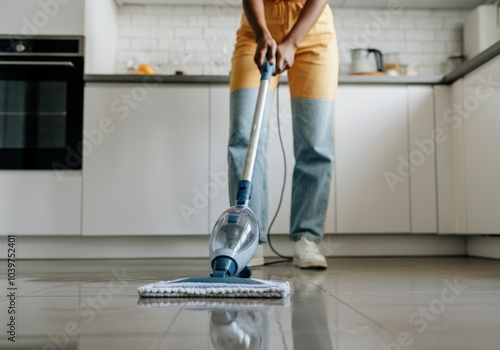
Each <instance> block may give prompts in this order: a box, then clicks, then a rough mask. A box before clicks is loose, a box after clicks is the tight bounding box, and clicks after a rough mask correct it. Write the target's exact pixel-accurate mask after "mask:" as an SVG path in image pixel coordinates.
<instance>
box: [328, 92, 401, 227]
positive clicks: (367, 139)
mask: <svg viewBox="0 0 500 350" xmlns="http://www.w3.org/2000/svg"><path fill="white" fill-rule="evenodd" d="M335 139H336V145H335V149H336V169H337V172H336V186H335V188H336V199H337V203H336V207H337V233H409V232H410V207H409V206H410V195H409V189H410V182H409V169H408V168H409V167H408V164H407V163H408V156H409V154H408V153H409V152H408V96H407V88H406V87H404V86H343V87H342V89H340V90H339V95H338V103H337V108H336V124H335Z"/></svg>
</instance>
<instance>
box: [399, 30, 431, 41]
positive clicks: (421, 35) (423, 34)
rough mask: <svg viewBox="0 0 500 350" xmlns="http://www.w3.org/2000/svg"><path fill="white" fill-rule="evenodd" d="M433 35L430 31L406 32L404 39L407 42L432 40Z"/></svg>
mask: <svg viewBox="0 0 500 350" xmlns="http://www.w3.org/2000/svg"><path fill="white" fill-rule="evenodd" d="M434 37H435V33H434V31H432V30H408V31H407V32H406V39H408V40H420V41H427V40H434Z"/></svg>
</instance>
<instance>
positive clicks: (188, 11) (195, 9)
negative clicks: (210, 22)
mask: <svg viewBox="0 0 500 350" xmlns="http://www.w3.org/2000/svg"><path fill="white" fill-rule="evenodd" d="M173 9H174V14H176V15H182V16H186V15H187V16H191V15H202V14H203V13H204V11H203V6H173Z"/></svg>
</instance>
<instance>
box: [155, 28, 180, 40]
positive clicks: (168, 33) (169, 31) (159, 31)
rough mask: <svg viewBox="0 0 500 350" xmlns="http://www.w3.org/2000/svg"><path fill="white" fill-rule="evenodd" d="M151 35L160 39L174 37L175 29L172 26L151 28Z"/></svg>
mask: <svg viewBox="0 0 500 350" xmlns="http://www.w3.org/2000/svg"><path fill="white" fill-rule="evenodd" d="M150 31H151V36H152V37H155V38H160V39H166V38H174V37H175V31H174V29H173V28H158V27H157V28H151V30H150Z"/></svg>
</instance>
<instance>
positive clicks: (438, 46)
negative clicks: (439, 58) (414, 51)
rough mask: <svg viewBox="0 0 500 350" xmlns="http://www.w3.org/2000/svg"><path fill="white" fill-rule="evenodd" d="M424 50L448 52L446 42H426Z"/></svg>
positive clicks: (428, 51)
mask: <svg viewBox="0 0 500 350" xmlns="http://www.w3.org/2000/svg"><path fill="white" fill-rule="evenodd" d="M424 52H425V53H430V52H440V53H443V52H446V43H444V42H434V41H430V42H426V43H424Z"/></svg>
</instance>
